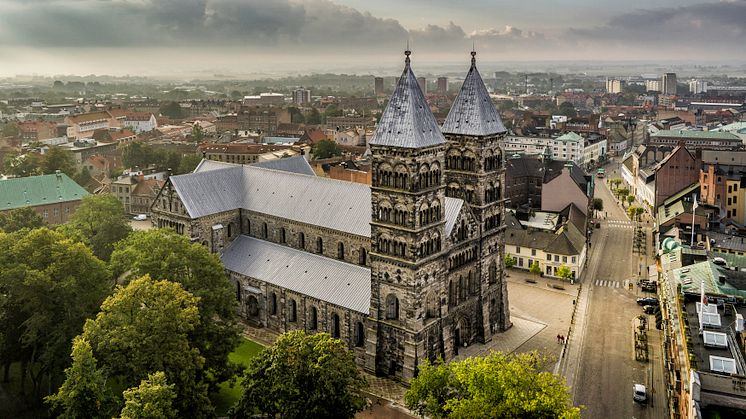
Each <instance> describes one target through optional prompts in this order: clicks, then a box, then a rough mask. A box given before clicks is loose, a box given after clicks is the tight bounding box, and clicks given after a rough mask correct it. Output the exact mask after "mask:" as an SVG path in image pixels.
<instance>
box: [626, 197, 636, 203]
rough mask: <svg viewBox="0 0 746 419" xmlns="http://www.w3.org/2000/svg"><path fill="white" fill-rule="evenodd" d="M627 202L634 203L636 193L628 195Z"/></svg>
mask: <svg viewBox="0 0 746 419" xmlns="http://www.w3.org/2000/svg"><path fill="white" fill-rule="evenodd" d="M625 199H626V200H627V204H628V205H632V203H633V202H635V196H634V195H627V196H626V198H625Z"/></svg>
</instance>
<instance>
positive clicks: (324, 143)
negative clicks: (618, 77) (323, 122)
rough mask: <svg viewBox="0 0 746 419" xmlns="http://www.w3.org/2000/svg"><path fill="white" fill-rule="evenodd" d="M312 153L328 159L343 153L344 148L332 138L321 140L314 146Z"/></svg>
mask: <svg viewBox="0 0 746 419" xmlns="http://www.w3.org/2000/svg"><path fill="white" fill-rule="evenodd" d="M312 153H313V157H314V158H316V159H328V158H329V157H334V156H339V155H341V154H342V150H340V149H339V146H338V145H337V143H335V142H334V141H332V140H321V141H319V142H318V143H316V144H315V145H314V146H313V151H312Z"/></svg>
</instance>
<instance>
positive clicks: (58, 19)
mask: <svg viewBox="0 0 746 419" xmlns="http://www.w3.org/2000/svg"><path fill="white" fill-rule="evenodd" d="M407 40H410V42H411V47H412V50H413V51H414V55H413V59H415V60H422V62H430V63H435V62H443V63H446V62H454V61H457V60H465V59H466V58H465V57H466V53H467V52H468V51H469V50H470V48H471V45H472V42H474V43H475V44H476V46H477V50H478V51H479V57H480V59H482V60H485V61H490V62H497V61H536V60H542V61H544V60H659V61H661V62H664V61H667V60H692V61H707V60H717V61H718V62H724V63H728V62H734V61H739V62H742V61H744V60H746V0H721V1H717V0H715V1H712V0H710V1H708V0H652V1H651V0H614V1H611V0H523V1H515V0H513V1H507V0H333V1H330V0H0V57H1V58H0V75H10V74H17V73H25V74H28V73H32V72H36V73H42V74H61V73H77V74H91V73H108V74H125V73H129V74H163V73H168V72H173V73H186V72H189V71H197V70H215V71H224V70H228V71H232V70H236V71H239V70H240V69H243V70H245V71H246V72H251V71H271V69H272V68H276V69H283V70H296V71H303V69H305V68H311V69H319V68H324V66H326V65H328V66H329V67H330V68H342V67H344V66H345V65H349V66H353V65H354V66H356V68H360V67H361V66H362V67H365V65H366V63H369V65H370V67H371V71H373V69H375V68H379V67H381V66H389V65H393V64H396V63H397V62H400V61H401V50H402V49H403V47H404V45H405V43H406V41H407Z"/></svg>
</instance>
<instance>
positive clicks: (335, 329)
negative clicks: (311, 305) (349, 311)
mask: <svg viewBox="0 0 746 419" xmlns="http://www.w3.org/2000/svg"><path fill="white" fill-rule="evenodd" d="M339 336H340V333H339V315H338V314H337V313H334V314H332V337H333V338H336V339H339Z"/></svg>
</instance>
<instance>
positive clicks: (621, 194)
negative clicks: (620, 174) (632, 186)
mask: <svg viewBox="0 0 746 419" xmlns="http://www.w3.org/2000/svg"><path fill="white" fill-rule="evenodd" d="M616 195H617V197H618V198H619V199H621V198H622V197H626V196H627V195H629V189H627V188H618V189H617V190H616Z"/></svg>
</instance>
